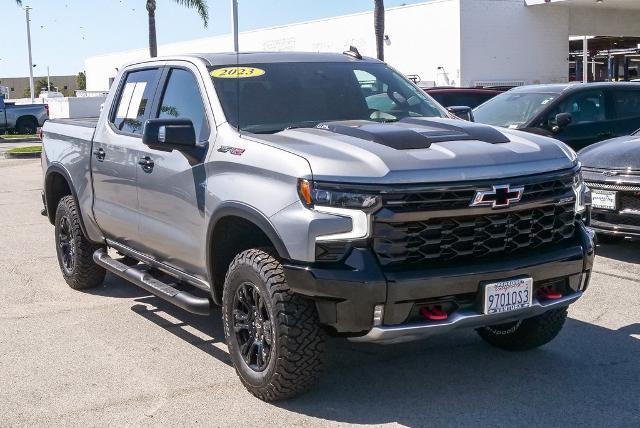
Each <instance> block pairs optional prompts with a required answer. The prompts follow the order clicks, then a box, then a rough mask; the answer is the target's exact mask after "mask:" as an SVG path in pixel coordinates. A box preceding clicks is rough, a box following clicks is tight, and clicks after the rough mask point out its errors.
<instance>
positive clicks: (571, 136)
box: [545, 89, 614, 150]
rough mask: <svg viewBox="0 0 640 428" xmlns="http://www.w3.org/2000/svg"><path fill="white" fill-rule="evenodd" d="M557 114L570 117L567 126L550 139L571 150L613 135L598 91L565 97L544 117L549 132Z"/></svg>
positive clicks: (604, 104)
mask: <svg viewBox="0 0 640 428" xmlns="http://www.w3.org/2000/svg"><path fill="white" fill-rule="evenodd" d="M558 113H570V114H571V123H570V124H569V125H568V126H566V127H564V128H562V129H560V130H559V131H558V132H556V133H554V135H553V137H554V138H557V139H558V140H561V141H563V142H565V143H567V144H568V145H569V146H571V148H573V149H574V150H580V149H582V148H584V147H586V146H588V145H590V144H593V143H596V142H598V141H602V140H605V139H607V138H611V137H612V136H613V135H614V129H613V121H612V120H611V118H610V111H609V109H608V108H607V100H606V97H605V92H604V91H603V90H601V89H592V90H585V91H580V92H577V93H574V94H571V95H569V96H567V98H565V99H564V100H562V101H561V102H560V103H559V104H558V106H557V107H555V108H553V109H552V110H551V113H550V114H549V116H548V117H547V120H546V121H545V125H546V126H547V127H548V128H549V129H551V128H553V126H554V125H555V116H556V115H557V114H558Z"/></svg>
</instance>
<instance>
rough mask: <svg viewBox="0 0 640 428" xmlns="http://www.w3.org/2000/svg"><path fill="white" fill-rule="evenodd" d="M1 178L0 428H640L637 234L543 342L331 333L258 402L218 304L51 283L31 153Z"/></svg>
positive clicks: (604, 264) (47, 234) (55, 277)
mask: <svg viewBox="0 0 640 428" xmlns="http://www.w3.org/2000/svg"><path fill="white" fill-rule="evenodd" d="M0 183H2V185H1V186H0V426H3V427H4V426H83V427H84V426H107V425H109V426H123V425H126V426H130V425H133V426H147V425H154V426H192V425H201V426H258V427H260V426H292V425H293V426H299V425H304V426H329V425H339V424H364V425H385V424H390V425H403V426H469V427H471V426H473V427H478V426H527V427H529V426H545V427H550V426H552V427H556V426H557V427H565V426H594V427H596V426H597V427H603V426H606V427H638V426H640V243H632V242H625V243H621V244H618V245H601V246H599V248H598V254H599V255H598V257H597V260H596V264H595V271H594V274H593V279H592V282H591V286H590V288H589V290H588V291H587V293H586V295H585V296H584V297H583V298H582V299H581V300H580V301H578V302H577V303H576V304H575V305H573V306H572V307H571V309H570V311H569V315H570V319H569V320H568V321H567V324H566V326H565V328H564V330H563V331H562V333H561V334H560V335H559V336H558V337H557V338H556V340H554V341H553V342H552V343H550V344H548V345H547V346H544V347H542V348H540V349H537V350H534V351H530V352H525V353H511V352H506V351H501V350H497V349H494V348H492V347H490V346H488V345H487V344H485V343H484V342H483V341H482V340H480V339H479V337H477V335H476V334H475V332H473V331H459V332H456V333H455V334H452V335H449V336H439V337H435V338H432V339H430V340H428V341H425V342H415V343H410V344H403V345H398V346H382V345H371V344H353V343H350V342H347V341H346V340H343V339H340V340H338V339H336V340H332V341H331V342H330V344H329V352H330V355H329V362H328V366H327V370H326V374H325V375H324V376H323V378H322V380H321V382H320V383H319V385H318V386H317V387H316V388H315V389H314V390H313V391H312V392H310V393H308V394H306V395H304V396H302V397H300V398H297V399H294V400H290V401H287V402H281V403H276V404H268V403H264V402H261V401H259V400H257V399H255V398H254V397H253V396H252V395H250V394H249V393H248V392H246V390H245V389H244V388H243V387H242V385H241V383H240V381H239V380H238V378H237V377H236V375H235V373H234V370H233V368H232V367H231V365H230V359H229V356H228V354H227V349H226V345H225V344H224V338H223V334H222V328H221V327H222V326H221V321H220V311H219V310H216V311H215V312H214V314H213V315H212V316H211V317H202V316H197V315H191V314H189V313H187V312H184V311H183V310H181V309H179V308H176V307H173V306H171V305H169V304H166V303H164V302H163V301H162V300H160V299H158V298H155V297H152V296H149V295H148V294H147V293H146V292H144V291H143V290H141V289H139V288H137V287H135V286H134V285H131V284H128V283H126V282H124V281H123V280H120V279H118V278H116V277H114V276H113V275H108V276H107V280H106V281H105V283H104V284H103V286H101V287H98V288H96V289H92V290H88V291H84V292H80V291H74V290H72V289H71V288H69V287H68V286H67V285H66V284H65V282H64V281H63V279H62V276H61V274H60V271H59V268H58V263H57V260H56V256H55V249H54V241H53V227H52V226H51V225H50V224H49V223H48V221H47V219H46V218H44V217H42V216H41V215H40V209H41V202H40V189H41V172H40V165H39V161H38V160H2V161H0Z"/></svg>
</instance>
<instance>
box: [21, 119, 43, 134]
mask: <svg viewBox="0 0 640 428" xmlns="http://www.w3.org/2000/svg"><path fill="white" fill-rule="evenodd" d="M37 130H38V122H37V121H36V120H35V119H34V118H33V117H22V118H20V119H18V123H16V131H18V133H19V134H25V135H31V134H35V133H36V131H37Z"/></svg>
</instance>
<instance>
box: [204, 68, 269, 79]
mask: <svg viewBox="0 0 640 428" xmlns="http://www.w3.org/2000/svg"><path fill="white" fill-rule="evenodd" d="M265 73H266V72H265V71H264V70H263V69H261V68H256V67H223V68H217V69H215V70H213V71H212V72H211V73H210V74H211V77H214V78H216V79H245V78H249V77H258V76H262V75H263V74H265Z"/></svg>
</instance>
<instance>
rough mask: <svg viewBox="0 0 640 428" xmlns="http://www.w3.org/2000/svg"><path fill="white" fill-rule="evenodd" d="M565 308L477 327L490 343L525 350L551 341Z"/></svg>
mask: <svg viewBox="0 0 640 428" xmlns="http://www.w3.org/2000/svg"><path fill="white" fill-rule="evenodd" d="M566 319H567V308H561V309H553V310H551V311H548V312H545V313H544V314H542V315H538V316H537V317H533V318H528V319H525V320H520V321H515V322H510V323H507V324H500V325H494V326H488V327H482V328H480V329H478V330H477V331H478V334H479V335H480V337H482V338H483V339H484V340H485V341H487V342H488V343H490V344H491V345H493V346H495V347H498V348H502V349H506V350H508V351H527V350H529V349H533V348H537V347H539V346H542V345H545V344H547V343H549V342H551V341H552V340H553V339H554V338H555V337H556V336H557V335H558V333H560V330H562V327H563V326H564V322H565V321H566Z"/></svg>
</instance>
